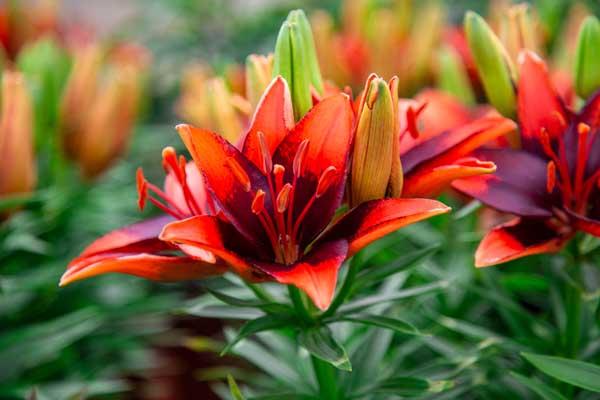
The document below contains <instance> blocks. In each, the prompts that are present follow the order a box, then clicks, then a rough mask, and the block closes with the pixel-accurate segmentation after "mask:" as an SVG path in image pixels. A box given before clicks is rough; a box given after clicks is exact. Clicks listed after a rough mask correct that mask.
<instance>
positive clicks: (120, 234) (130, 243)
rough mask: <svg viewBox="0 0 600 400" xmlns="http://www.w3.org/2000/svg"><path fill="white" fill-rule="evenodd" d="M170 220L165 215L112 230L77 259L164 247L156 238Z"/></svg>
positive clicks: (171, 219) (147, 250)
mask: <svg viewBox="0 0 600 400" xmlns="http://www.w3.org/2000/svg"><path fill="white" fill-rule="evenodd" d="M172 221H173V218H172V217H170V216H166V215H165V216H161V217H157V218H152V219H149V220H147V221H143V222H139V223H137V224H133V225H128V226H125V227H123V228H120V229H117V230H114V231H112V232H110V233H108V234H106V235H104V236H102V237H101V238H99V239H96V240H95V241H94V242H93V243H92V244H90V245H89V246H88V247H87V248H86V249H85V250H84V251H83V252H82V253H81V255H80V256H79V257H78V258H77V259H81V258H85V257H90V256H92V255H94V254H98V253H103V252H114V251H121V252H135V251H140V252H149V251H153V250H155V249H156V250H158V249H164V248H165V247H168V246H166V245H165V244H164V243H161V242H160V240H158V235H159V234H160V232H161V230H162V228H163V227H164V226H165V225H166V224H168V223H169V222H172ZM73 262H75V260H74V261H73ZM73 262H72V263H73Z"/></svg>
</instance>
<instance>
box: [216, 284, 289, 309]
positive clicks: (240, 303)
mask: <svg viewBox="0 0 600 400" xmlns="http://www.w3.org/2000/svg"><path fill="white" fill-rule="evenodd" d="M206 290H207V291H208V292H209V293H210V294H212V295H213V296H214V297H216V298H217V299H219V300H221V301H222V302H223V303H226V304H229V305H230V306H235V307H243V308H246V307H247V308H260V309H261V310H263V311H265V312H268V313H279V314H292V313H293V309H292V308H291V307H289V306H287V305H285V304H279V303H274V302H266V301H262V300H256V299H240V298H237V297H233V296H230V295H228V294H225V293H222V292H218V291H216V290H213V289H206Z"/></svg>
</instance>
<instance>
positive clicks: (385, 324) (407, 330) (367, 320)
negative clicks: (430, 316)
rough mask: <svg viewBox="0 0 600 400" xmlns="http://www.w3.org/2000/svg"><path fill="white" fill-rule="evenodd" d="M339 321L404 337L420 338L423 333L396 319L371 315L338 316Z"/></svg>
mask: <svg viewBox="0 0 600 400" xmlns="http://www.w3.org/2000/svg"><path fill="white" fill-rule="evenodd" d="M338 320H339V321H349V322H357V323H359V324H365V325H372V326H377V327H380V328H386V329H391V330H393V331H396V332H400V333H404V334H406V335H416V336H421V335H423V333H422V332H421V331H419V330H418V329H417V328H416V327H415V326H413V325H412V324H410V323H409V322H406V321H402V320H401V319H397V318H389V317H382V316H380V315H373V314H358V315H353V316H346V317H345V316H340V317H339V318H338Z"/></svg>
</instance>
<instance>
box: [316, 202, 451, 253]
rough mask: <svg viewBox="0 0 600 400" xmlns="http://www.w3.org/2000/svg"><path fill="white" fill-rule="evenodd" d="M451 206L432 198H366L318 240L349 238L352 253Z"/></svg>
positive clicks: (440, 212)
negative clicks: (367, 199)
mask: <svg viewBox="0 0 600 400" xmlns="http://www.w3.org/2000/svg"><path fill="white" fill-rule="evenodd" d="M448 211H450V207H448V206H446V205H445V204H442V203H440V202H439V201H436V200H431V199H384V200H372V201H368V202H365V203H363V204H361V205H359V206H358V207H356V208H354V209H353V210H351V211H349V212H348V213H347V214H346V215H344V216H343V217H342V218H341V219H340V220H339V221H338V222H337V223H336V224H335V225H334V226H333V227H332V228H330V230H328V231H327V232H326V233H325V234H324V235H323V237H322V238H320V239H318V242H324V241H329V240H336V239H340V238H343V239H347V240H348V242H349V243H350V250H349V252H348V255H349V256H351V255H353V254H355V253H356V252H357V251H359V250H360V249H362V248H363V247H365V246H366V245H368V244H369V243H371V242H373V241H375V240H377V239H379V238H381V237H382V236H385V235H387V234H388V233H391V232H393V231H395V230H398V229H400V228H402V227H403V226H406V225H410V224H413V223H415V222H418V221H421V220H424V219H427V218H429V217H433V216H434V215H438V214H443V213H447V212H448Z"/></svg>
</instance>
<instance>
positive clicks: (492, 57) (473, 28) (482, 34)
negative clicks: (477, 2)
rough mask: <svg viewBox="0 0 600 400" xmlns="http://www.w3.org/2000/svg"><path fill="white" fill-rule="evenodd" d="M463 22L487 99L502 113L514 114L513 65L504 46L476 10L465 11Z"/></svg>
mask: <svg viewBox="0 0 600 400" xmlns="http://www.w3.org/2000/svg"><path fill="white" fill-rule="evenodd" d="M464 25H465V32H466V34H467V41H468V43H469V48H470V49H471V52H472V53H473V58H474V59H475V65H476V66H477V70H478V72H479V77H480V78H481V81H482V83H483V88H484V90H485V93H486V95H487V97H488V100H489V102H490V103H491V104H492V105H493V106H494V107H496V109H497V110H498V111H500V112H501V113H502V114H503V115H505V116H507V117H511V116H514V114H515V109H516V98H515V89H514V85H513V80H512V77H513V76H514V74H513V73H512V71H514V68H513V67H512V63H511V61H510V59H509V58H508V55H507V54H506V49H505V48H504V47H503V46H502V43H500V40H499V39H498V37H497V36H496V35H495V34H494V32H493V31H492V30H491V29H490V27H489V26H488V25H487V23H486V22H485V21H484V20H483V18H481V17H480V16H479V15H477V14H476V13H474V12H472V11H469V12H467V14H466V15H465V22H464Z"/></svg>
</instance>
